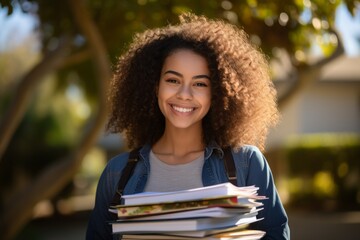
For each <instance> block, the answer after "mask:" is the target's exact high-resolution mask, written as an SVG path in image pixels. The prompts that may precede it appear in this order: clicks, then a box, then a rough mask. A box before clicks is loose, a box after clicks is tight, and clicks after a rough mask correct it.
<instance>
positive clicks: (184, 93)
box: [176, 84, 193, 100]
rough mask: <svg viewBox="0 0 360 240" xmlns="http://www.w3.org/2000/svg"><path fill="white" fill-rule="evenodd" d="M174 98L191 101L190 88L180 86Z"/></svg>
mask: <svg viewBox="0 0 360 240" xmlns="http://www.w3.org/2000/svg"><path fill="white" fill-rule="evenodd" d="M176 96H177V97H178V98H179V99H182V100H191V99H192V97H193V95H192V91H191V86H187V85H185V84H184V85H182V86H181V87H179V89H178V91H177V94H176Z"/></svg>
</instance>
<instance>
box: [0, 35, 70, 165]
mask: <svg viewBox="0 0 360 240" xmlns="http://www.w3.org/2000/svg"><path fill="white" fill-rule="evenodd" d="M68 47H69V42H68V40H65V41H64V42H62V43H61V44H60V46H59V47H58V48H57V49H56V50H55V51H53V52H50V53H49V54H47V55H46V56H45V57H44V58H43V59H42V61H41V62H40V63H38V64H37V65H36V66H35V67H34V68H33V69H31V71H30V72H29V73H27V74H26V75H25V76H24V78H23V79H22V80H21V81H20V84H19V86H18V88H17V89H16V92H15V93H14V94H13V99H12V101H11V103H10V105H9V107H8V110H7V112H6V113H5V114H4V118H3V121H2V122H1V125H0V139H1V141H0V161H1V159H2V156H3V155H4V153H5V150H6V148H7V146H8V144H9V142H10V140H11V138H12V136H13V134H14V132H15V130H16V128H17V127H18V125H19V123H20V121H21V119H22V118H23V116H24V114H25V111H26V108H27V106H28V103H29V102H30V98H31V96H32V94H33V93H34V89H35V87H36V86H37V84H38V83H39V82H40V81H41V80H42V79H43V78H44V76H46V75H47V74H48V73H50V72H52V71H54V70H55V69H56V68H57V67H58V66H59V65H60V64H61V62H62V61H63V59H64V58H65V56H66V55H67V53H68V51H67V48H68Z"/></svg>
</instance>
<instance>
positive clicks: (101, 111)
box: [0, 0, 359, 239]
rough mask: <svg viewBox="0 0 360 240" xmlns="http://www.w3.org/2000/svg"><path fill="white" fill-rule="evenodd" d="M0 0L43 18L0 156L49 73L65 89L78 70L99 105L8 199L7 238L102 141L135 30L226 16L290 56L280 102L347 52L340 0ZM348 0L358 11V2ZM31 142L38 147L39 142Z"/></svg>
mask: <svg viewBox="0 0 360 240" xmlns="http://www.w3.org/2000/svg"><path fill="white" fill-rule="evenodd" d="M0 3H1V6H3V7H7V8H8V14H9V15H11V14H12V11H13V6H14V4H19V6H20V7H21V8H22V10H23V11H24V12H26V13H29V14H34V15H36V16H38V18H39V25H38V31H39V32H40V33H41V42H42V45H41V46H42V57H41V60H40V61H39V63H38V64H37V65H35V66H34V67H33V68H32V69H31V70H30V71H29V72H28V73H26V74H24V75H23V76H22V78H21V79H20V81H19V84H18V87H17V89H16V91H15V92H14V93H13V94H11V97H12V98H11V99H10V100H9V102H8V103H7V104H6V109H5V110H6V111H5V110H4V112H5V114H3V117H2V119H1V120H2V121H1V125H0V139H1V142H0V161H4V157H3V156H5V155H4V154H5V151H6V150H9V149H11V146H12V145H13V144H15V143H14V142H16V140H17V136H16V135H14V133H15V130H16V129H17V128H18V126H19V124H20V123H21V120H22V119H23V118H24V116H26V115H25V113H26V110H27V109H28V103H29V102H30V101H29V99H30V98H31V97H32V95H34V93H35V86H37V85H38V83H39V82H40V81H42V80H43V79H45V78H44V77H45V76H46V75H47V74H49V73H52V74H56V77H57V79H58V81H57V84H58V85H57V88H58V89H61V88H66V87H67V86H68V84H69V83H68V81H67V79H68V76H69V75H70V74H76V75H77V76H78V79H79V81H78V84H79V85H80V87H81V88H83V89H84V92H85V94H86V96H87V99H88V101H89V103H90V105H91V108H92V116H91V121H88V124H89V126H85V127H84V129H85V130H84V131H83V132H82V135H81V137H80V136H78V139H79V140H78V142H77V144H75V145H71V146H69V147H70V148H71V151H69V153H68V156H64V157H62V158H60V159H57V160H55V161H49V163H44V164H43V165H42V166H43V167H42V168H41V170H39V171H38V172H37V174H36V175H35V176H34V177H33V178H31V181H29V182H28V183H27V184H26V185H25V186H24V185H22V186H21V188H20V187H19V188H17V187H16V186H14V187H13V191H12V192H11V194H9V196H8V197H7V198H6V199H7V201H6V202H2V203H1V204H2V206H1V211H2V214H1V227H2V233H3V237H4V239H7V238H11V237H12V236H14V235H15V234H16V232H17V230H18V229H19V228H21V227H22V226H23V225H24V224H25V223H26V222H27V221H28V220H29V219H30V218H31V215H32V209H33V206H34V205H35V204H36V203H37V202H39V201H40V200H42V199H45V198H52V197H54V195H55V194H57V193H58V192H59V191H60V190H61V189H63V188H64V186H65V185H66V184H67V183H68V182H69V181H70V180H71V179H72V176H73V175H74V174H75V173H76V171H77V169H78V168H79V166H80V163H81V161H82V159H83V156H84V154H85V153H86V152H87V151H88V150H89V148H90V147H91V146H92V145H93V144H94V143H95V142H96V140H97V137H98V135H99V133H100V132H101V130H102V128H103V124H104V122H105V119H106V104H105V95H106V88H107V83H108V80H109V79H110V77H111V73H110V69H111V66H112V65H111V63H114V62H115V61H116V57H117V56H119V54H120V53H121V52H122V50H123V47H124V46H125V45H126V43H128V42H129V41H130V39H131V38H132V35H133V34H134V33H135V32H138V31H143V30H145V29H146V28H152V27H157V26H163V25H164V24H166V23H168V22H171V23H174V22H176V21H177V15H178V14H179V13H181V12H184V11H192V12H194V13H196V14H203V15H206V16H208V17H210V18H223V19H225V20H226V21H229V22H231V23H234V24H236V25H239V26H241V27H243V28H244V29H245V31H246V32H248V33H249V36H250V38H251V40H252V41H253V42H254V44H257V45H259V46H260V47H261V48H262V49H263V51H264V52H265V53H266V54H268V55H269V56H272V57H273V58H276V57H277V56H279V53H281V52H285V53H286V55H287V56H288V57H289V59H290V62H291V68H290V70H291V71H290V72H289V74H288V75H287V76H286V77H287V78H288V79H289V81H288V82H289V83H290V84H289V87H288V88H287V91H286V92H285V93H283V94H281V95H280V96H279V104H280V106H283V104H284V103H286V102H288V101H289V100H290V99H291V97H292V96H294V95H295V94H296V93H298V92H299V91H301V89H302V87H304V86H305V85H306V84H308V82H309V81H313V80H316V79H317V76H318V74H319V69H320V67H321V66H322V65H324V64H326V63H328V62H329V61H332V60H333V59H335V58H336V57H338V56H339V55H341V54H342V53H343V46H342V42H341V38H340V36H339V35H338V34H337V32H336V29H335V27H334V17H335V9H336V8H337V7H338V6H339V4H341V3H343V2H342V1H340V0H331V1H320V0H317V1H309V0H291V1H285V0H273V1H261V0H246V1H241V0H222V1H219V0H198V1H192V0H182V1H180V0H162V1H160V0H158V1H157V0H137V1H116V0H107V1H100V0H88V1H86V2H85V0H78V1H71V0H68V1H66V2H64V1H59V0H55V1H46V0H18V1H6V0H0ZM344 3H345V4H346V6H347V7H348V9H349V11H350V12H352V13H353V12H354V11H355V9H356V4H358V3H359V1H358V0H346V1H344ZM314 42H315V43H317V45H318V46H320V48H321V49H322V53H323V54H322V57H321V58H318V60H315V61H314V59H313V58H310V57H309V56H311V55H310V54H309V53H311V49H312V48H311V47H312V46H313V43H314ZM279 61H280V63H281V60H279ZM91 64H93V66H91ZM90 69H91V70H93V71H90ZM50 118H51V117H50ZM19 129H20V128H19ZM49 129H50V128H49ZM49 129H47V130H46V131H49ZM13 136H14V140H13V141H12V138H13ZM38 136H41V135H38ZM11 141H12V142H11ZM10 142H11V143H12V144H10V145H9V143H10ZM28 144H31V146H35V145H36V144H38V142H34V141H33V142H31V143H29V142H28ZM44 144H45V145H46V144H47V143H44ZM44 147H50V146H44ZM30 149H32V148H30ZM50 163H51V164H50ZM1 166H6V164H4V165H1ZM5 171H6V170H5Z"/></svg>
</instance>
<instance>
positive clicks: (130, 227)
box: [109, 183, 265, 240]
mask: <svg viewBox="0 0 360 240" xmlns="http://www.w3.org/2000/svg"><path fill="white" fill-rule="evenodd" d="M257 190H258V188H256V187H255V186H247V187H236V186H234V185H232V184H231V183H223V184H218V185H213V186H208V187H202V188H194V189H189V190H183V191H175V192H157V193H149V192H144V193H139V194H132V195H124V196H123V201H124V204H123V205H116V206H111V208H110V209H109V211H111V212H113V213H115V214H117V216H118V219H117V221H115V222H112V223H111V225H112V231H113V233H114V234H120V235H122V239H123V240H126V239H133V240H135V239H150V240H155V239H178V240H183V239H199V240H200V239H203V240H205V239H207V240H210V239H214V240H215V239H222V240H225V239H226V240H235V239H243V240H245V239H260V238H261V237H263V236H264V235H265V232H263V231H258V230H249V229H248V228H247V227H248V225H249V224H250V223H253V222H256V221H260V220H261V219H258V218H257V217H256V216H257V213H258V212H259V211H261V210H262V208H261V206H262V203H261V202H259V201H258V200H262V199H264V198H265V197H264V196H258V194H257Z"/></svg>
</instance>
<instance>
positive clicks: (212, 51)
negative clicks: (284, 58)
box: [106, 13, 279, 150]
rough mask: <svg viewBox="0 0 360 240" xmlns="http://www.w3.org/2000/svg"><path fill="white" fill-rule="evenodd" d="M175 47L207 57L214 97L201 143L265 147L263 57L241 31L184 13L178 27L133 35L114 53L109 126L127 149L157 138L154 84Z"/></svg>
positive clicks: (272, 104)
mask: <svg viewBox="0 0 360 240" xmlns="http://www.w3.org/2000/svg"><path fill="white" fill-rule="evenodd" d="M177 49H190V50H192V51H194V52H195V53H197V54H200V55H201V56H203V57H204V58H205V59H206V60H207V62H208V67H209V71H210V79H211V91H212V98H211V107H210V110H209V112H208V113H207V115H206V116H205V117H204V119H203V129H204V131H203V133H204V136H203V139H204V142H205V143H206V144H208V143H209V142H211V141H215V142H216V143H217V144H219V145H220V146H221V147H227V146H231V147H233V148H235V149H236V148H239V147H241V146H242V145H244V144H251V145H255V146H257V147H259V148H260V149H262V150H263V149H264V144H265V140H266V136H267V133H268V129H269V127H271V126H274V125H275V124H276V123H277V121H278V118H279V112H278V109H277V104H276V91H275V88H274V86H273V83H272V81H271V80H270V75H269V67H268V62H267V59H266V57H265V56H264V55H263V53H262V52H261V51H260V50H259V49H257V47H255V46H253V45H252V44H251V43H250V41H249V38H248V36H247V34H246V33H245V32H244V31H243V30H242V29H240V28H237V27H236V26H234V25H232V24H229V23H226V22H224V21H222V20H211V19H208V18H206V17H204V16H196V15H194V14H189V13H187V14H182V15H180V23H178V24H176V25H168V26H165V27H162V28H155V29H150V30H146V31H145V32H143V33H140V34H137V35H135V37H134V39H133V42H132V43H131V44H130V45H129V48H128V51H126V52H125V53H124V54H123V55H122V56H120V58H119V60H118V63H117V65H116V68H115V74H114V78H113V80H112V82H111V85H110V96H109V101H110V106H111V107H110V118H109V121H108V124H107V126H106V128H107V130H108V131H109V132H112V133H122V132H124V133H125V134H126V138H127V141H128V146H129V147H130V148H132V147H139V146H142V145H144V144H147V143H148V144H154V143H155V142H156V141H157V140H159V138H160V137H161V136H162V134H163V132H164V129H165V119H164V116H163V115H162V113H161V111H160V109H159V107H158V103H157V97H156V88H157V86H158V83H159V79H160V72H161V69H162V66H163V63H164V61H165V59H166V57H167V56H169V54H171V53H172V52H173V51H174V50H177Z"/></svg>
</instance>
